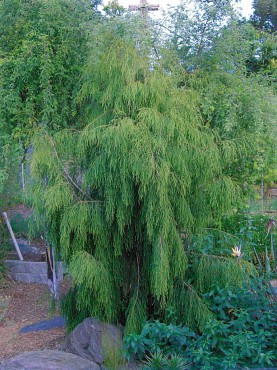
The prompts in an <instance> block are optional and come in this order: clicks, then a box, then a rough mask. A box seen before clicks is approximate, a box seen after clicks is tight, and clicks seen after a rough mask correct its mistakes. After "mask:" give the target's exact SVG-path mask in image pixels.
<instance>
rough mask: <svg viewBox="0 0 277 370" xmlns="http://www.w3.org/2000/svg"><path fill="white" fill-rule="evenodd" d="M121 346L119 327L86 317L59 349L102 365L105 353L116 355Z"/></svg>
mask: <svg viewBox="0 0 277 370" xmlns="http://www.w3.org/2000/svg"><path fill="white" fill-rule="evenodd" d="M121 348H122V332H121V330H120V329H118V328H117V327H116V326H113V325H110V324H105V323H102V322H101V321H99V320H97V319H93V318H87V319H85V320H84V321H83V322H81V324H79V325H78V326H77V327H76V328H75V329H74V330H73V331H72V332H71V333H70V334H69V335H68V337H67V338H66V340H65V342H64V344H63V345H62V347H61V350H62V351H66V352H70V353H74V354H76V355H77V356H80V357H82V358H85V359H87V360H90V361H93V362H95V363H96V364H99V365H100V366H102V365H103V363H104V357H105V354H108V355H110V356H111V355H115V356H116V355H118V353H119V352H120V349H121Z"/></svg>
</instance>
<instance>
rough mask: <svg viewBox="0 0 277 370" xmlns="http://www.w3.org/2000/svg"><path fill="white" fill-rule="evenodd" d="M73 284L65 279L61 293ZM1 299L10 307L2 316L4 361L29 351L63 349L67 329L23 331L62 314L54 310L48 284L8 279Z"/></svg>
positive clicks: (0, 351) (0, 350)
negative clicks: (61, 346)
mask: <svg viewBox="0 0 277 370" xmlns="http://www.w3.org/2000/svg"><path fill="white" fill-rule="evenodd" d="M69 287H70V282H69V281H66V280H65V281H63V282H62V283H61V284H60V291H61V295H62V294H63V293H64V292H66V291H67V290H68V289H69ZM1 298H2V300H6V301H8V306H7V308H6V309H5V312H4V313H3V312H2V315H1V316H0V318H1V317H2V319H0V361H2V360H3V359H6V358H10V357H13V356H15V355H17V354H19V353H22V352H25V351H31V350H41V349H59V347H60V345H61V344H62V342H63V340H64V338H65V334H66V330H65V328H55V329H50V330H45V331H37V332H31V333H25V334H23V333H19V331H20V329H22V328H23V327H25V326H26V325H31V324H33V323H36V322H38V321H42V320H47V319H49V318H51V317H53V316H58V315H60V312H59V308H56V309H54V310H53V309H51V305H52V302H53V301H52V297H51V293H50V291H49V289H48V287H47V286H46V285H43V284H25V283H20V282H14V281H8V282H7V283H6V284H5V286H2V287H0V300H1ZM2 310H3V308H2Z"/></svg>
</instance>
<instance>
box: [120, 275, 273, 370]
mask: <svg viewBox="0 0 277 370" xmlns="http://www.w3.org/2000/svg"><path fill="white" fill-rule="evenodd" d="M263 284H264V283H263V282H262V281H260V280H259V281H254V282H253V281H252V282H251V283H250V284H248V285H247V286H244V287H242V288H241V289H237V290H232V289H228V288H224V289H220V288H217V287H215V288H214V289H213V290H212V291H211V292H210V293H208V294H205V295H204V298H205V300H206V301H207V303H208V304H209V307H210V309H211V311H212V313H213V318H212V319H211V320H210V321H209V322H208V323H207V325H206V328H205V330H204V332H203V333H200V332H197V331H192V330H190V329H189V328H188V327H186V326H182V325H173V324H166V323H162V322H160V321H159V320H156V321H154V320H153V321H149V322H147V323H145V325H144V327H143V329H142V331H141V333H140V334H131V335H128V336H127V337H126V338H125V348H126V352H127V356H130V355H133V354H135V355H136V356H137V357H138V358H139V359H140V360H143V359H144V361H145V359H146V362H147V364H148V365H145V366H148V368H152V369H165V368H166V367H164V366H165V365H164V364H165V363H166V361H168V360H170V359H171V358H172V356H178V358H179V359H180V358H181V359H182V361H181V360H180V363H182V365H178V363H176V364H175V365H176V366H175V367H174V366H173V367H170V368H171V369H172V370H173V369H176V370H178V369H185V368H186V367H182V366H185V365H184V364H189V366H190V368H192V369H219V368H220V369H235V368H239V367H246V366H247V367H250V368H251V367H253V366H257V365H258V366H275V365H276V364H277V363H276V349H277V346H276V345H277V342H276V336H275V333H276V330H277V322H276V308H275V307H274V304H273V302H272V301H271V296H270V292H269V291H268V289H267V286H266V285H263ZM167 363H168V362H167ZM146 368H147V367H146Z"/></svg>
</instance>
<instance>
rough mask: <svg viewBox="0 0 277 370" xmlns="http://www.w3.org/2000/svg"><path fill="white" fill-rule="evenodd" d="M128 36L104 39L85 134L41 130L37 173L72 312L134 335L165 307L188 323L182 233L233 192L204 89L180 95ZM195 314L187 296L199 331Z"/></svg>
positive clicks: (87, 81)
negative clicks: (202, 97)
mask: <svg viewBox="0 0 277 370" xmlns="http://www.w3.org/2000/svg"><path fill="white" fill-rule="evenodd" d="M119 31H120V29H119ZM120 32H121V31H120ZM127 36H128V35H127ZM127 36H126V38H125V40H122V38H121V37H118V36H116V34H115V32H113V35H111V34H110V33H109V30H108V31H106V34H105V35H104V37H103V35H102V38H101V40H102V41H101V42H102V43H101V50H100V51H99V52H98V53H97V54H96V53H95V52H93V53H92V55H91V56H90V58H89V62H88V65H87V68H86V72H85V75H84V83H83V86H82V89H81V97H80V99H82V101H83V104H87V103H88V102H89V104H92V105H93V107H94V110H93V112H92V113H91V115H90V116H89V117H88V122H89V123H88V124H87V126H86V127H85V128H84V129H83V130H81V131H79V132H76V131H73V130H63V131H60V132H59V133H57V134H55V135H54V136H51V135H49V134H48V133H47V132H46V131H44V130H41V131H39V133H38V135H37V139H36V141H35V151H34V155H33V162H32V170H33V174H34V176H35V177H36V178H37V179H38V181H39V182H38V183H37V184H36V192H37V197H36V199H37V205H38V204H39V205H41V206H42V209H43V207H44V209H45V211H46V220H47V224H48V225H49V236H50V238H51V239H52V240H53V242H54V243H55V244H56V245H58V247H59V248H60V249H61V254H62V257H63V258H64V259H65V260H66V261H67V262H68V263H69V265H70V271H71V274H72V276H73V279H74V283H75V286H76V289H75V293H76V297H75V299H76V307H77V308H78V309H79V310H81V309H84V311H86V312H87V311H88V312H89V313H90V314H91V315H93V316H94V315H97V316H99V317H100V318H102V319H105V320H108V321H116V320H120V322H122V323H127V327H126V330H127V332H130V331H131V330H132V331H139V330H140V327H141V325H142V323H143V322H144V320H145V319H146V318H147V317H149V315H150V314H151V312H152V311H153V310H157V312H159V313H160V314H161V315H162V312H163V311H164V309H165V307H166V306H169V305H174V304H175V305H176V309H177V308H179V309H178V310H177V311H178V313H179V316H180V317H181V316H184V314H182V312H183V311H182V310H181V307H180V305H179V304H178V300H179V298H178V294H179V293H178V292H180V289H181V290H183V289H184V287H183V276H184V273H185V271H186V268H187V257H186V254H185V252H184V248H183V245H182V240H181V237H180V233H181V231H182V230H186V232H188V233H191V232H192V231H193V230H196V229H198V228H199V227H201V226H204V225H207V224H208V223H209V222H210V221H211V220H215V219H217V218H219V217H220V216H221V214H222V213H224V212H225V211H226V210H228V209H229V208H230V207H231V206H232V204H233V203H234V202H235V200H236V199H237V196H238V188H237V186H236V184H235V183H234V182H233V181H232V179H231V178H230V177H228V176H226V175H225V173H224V171H223V168H222V166H223V163H224V162H225V158H226V157H225V154H224V153H225V147H224V145H221V142H220V139H219V138H218V137H217V136H216V135H214V134H213V132H212V131H211V130H208V129H207V128H206V127H204V126H203V125H202V121H201V115H200V112H199V95H198V93H197V92H196V91H195V90H194V89H193V88H179V87H178V81H176V79H175V76H171V75H168V74H167V73H165V72H164V71H163V69H162V68H161V66H159V65H158V63H156V62H155V63H154V61H153V67H151V68H149V65H150V64H151V63H152V61H151V60H150V59H149V57H148V56H146V55H144V53H143V52H142V50H141V49H137V48H136V47H135V46H134V41H133V40H130V39H129V38H128V37H127ZM45 178H47V183H46V184H45V186H44V185H43V180H44V179H45ZM41 191H44V195H43V196H41V194H42V193H41ZM103 279H104V283H103ZM178 289H179V290H178ZM182 294H183V293H182ZM184 294H188V293H187V292H185V290H184ZM200 308H201V307H200V305H199V304H198V303H197V302H195V301H194V300H193V299H189V300H188V301H187V308H186V310H185V311H184V312H186V311H189V312H190V316H191V317H192V313H193V312H196V310H197V314H196V316H195V319H194V321H195V322H196V323H195V324H196V325H200V326H202V325H203V321H204V318H206V317H207V313H204V314H203V310H202V314H201V309H200ZM67 314H68V315H67V316H68V320H69V322H70V320H75V318H74V317H72V316H71V312H67ZM70 325H71V324H70Z"/></svg>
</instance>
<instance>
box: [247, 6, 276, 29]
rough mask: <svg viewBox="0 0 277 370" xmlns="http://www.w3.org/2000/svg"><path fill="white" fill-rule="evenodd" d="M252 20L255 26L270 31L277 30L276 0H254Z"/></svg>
mask: <svg viewBox="0 0 277 370" xmlns="http://www.w3.org/2000/svg"><path fill="white" fill-rule="evenodd" d="M253 8H254V14H253V16H252V17H251V20H252V22H253V24H254V26H255V27H257V28H259V29H263V30H265V31H268V32H276V31H277V3H276V1H275V0H254V1H253Z"/></svg>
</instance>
